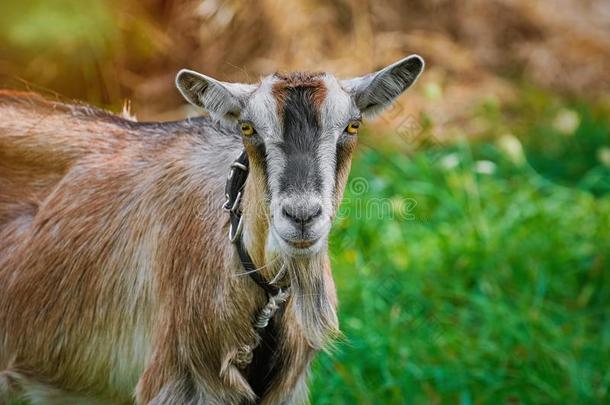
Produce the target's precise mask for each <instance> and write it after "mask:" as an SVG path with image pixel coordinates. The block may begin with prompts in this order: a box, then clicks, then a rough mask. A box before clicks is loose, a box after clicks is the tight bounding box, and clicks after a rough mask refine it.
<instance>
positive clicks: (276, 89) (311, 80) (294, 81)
mask: <svg viewBox="0 0 610 405" xmlns="http://www.w3.org/2000/svg"><path fill="white" fill-rule="evenodd" d="M322 75H323V73H309V72H291V73H276V74H275V75H274V77H275V78H277V79H279V81H277V82H276V83H274V85H273V89H272V94H273V97H274V98H275V101H276V104H277V108H278V114H279V116H280V117H281V116H282V115H283V114H282V111H283V109H284V102H285V100H286V97H287V96H288V90H290V89H291V88H295V87H311V88H312V89H313V102H314V106H315V107H316V108H318V109H319V108H320V106H321V105H322V103H323V102H324V99H325V98H326V93H327V89H326V86H324V83H323V81H322Z"/></svg>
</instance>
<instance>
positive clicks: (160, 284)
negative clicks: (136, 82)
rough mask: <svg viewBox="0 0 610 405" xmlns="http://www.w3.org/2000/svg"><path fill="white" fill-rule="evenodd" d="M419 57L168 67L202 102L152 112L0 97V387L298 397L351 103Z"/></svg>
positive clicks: (94, 398)
mask: <svg viewBox="0 0 610 405" xmlns="http://www.w3.org/2000/svg"><path fill="white" fill-rule="evenodd" d="M422 70H423V60H422V59H421V58H420V57H419V56H416V55H412V56H410V57H407V58H405V59H402V60H400V61H398V62H396V63H394V64H392V65H390V66H388V67H386V68H384V69H382V70H380V71H377V72H375V73H372V74H369V75H366V76H362V77H358V78H354V79H350V80H343V81H340V80H338V79H336V78H335V77H334V76H332V75H330V74H326V73H290V74H279V73H276V74H273V75H270V76H267V77H265V78H263V79H261V81H260V82H259V83H258V84H256V85H253V84H235V83H226V82H221V81H218V80H215V79H213V78H211V77H208V76H204V75H202V74H200V73H196V72H193V71H190V70H182V71H180V72H179V74H178V75H177V78H176V84H177V86H178V89H179V91H180V92H181V93H182V94H183V96H184V97H185V98H186V100H187V101H189V102H190V103H192V104H194V105H195V106H198V107H200V108H202V109H203V110H205V111H207V113H208V115H206V116H202V117H198V118H192V119H187V120H184V121H177V122H164V123H137V122H133V121H130V120H126V119H123V118H120V117H118V116H115V115H112V114H110V113H107V112H104V111H101V110H98V109H95V108H92V107H88V106H85V105H67V104H63V103H60V102H54V101H48V100H46V99H44V98H42V97H40V96H37V95H32V94H29V93H28V94H26V93H17V92H10V91H2V92H0V114H1V116H2V120H1V121H0V402H2V401H8V400H10V398H15V397H25V398H27V399H28V400H30V401H32V402H33V403H34V404H53V403H59V404H66V403H70V404H72V403H76V404H78V403H85V404H92V403H94V404H108V403H112V404H129V403H134V402H135V403H137V404H181V405H182V404H243V403H261V404H289V403H298V402H302V401H306V400H307V385H306V380H307V374H308V369H309V366H310V362H311V360H312V358H313V356H314V355H315V353H316V352H318V351H320V350H323V349H324V348H325V347H327V345H328V344H329V343H330V342H331V341H332V340H333V338H334V337H336V336H337V333H338V321H337V315H336V305H337V300H336V295H335V287H334V284H333V279H332V275H331V269H330V262H329V257H328V249H327V236H328V233H329V229H330V226H331V222H332V220H333V218H334V216H335V215H336V212H337V209H338V206H339V204H340V201H341V199H342V195H343V190H344V187H345V184H346V181H347V177H348V172H349V169H350V165H351V155H352V151H353V150H354V148H355V146H356V142H357V132H358V128H359V126H360V122H361V119H362V116H363V115H364V116H372V115H374V114H376V113H377V112H379V111H381V110H382V109H383V108H384V107H386V106H388V105H389V104H390V103H391V102H392V101H393V100H394V99H395V98H396V97H398V96H399V95H400V94H401V93H402V92H403V91H404V90H406V89H407V88H408V87H409V86H411V84H412V83H413V82H414V81H415V79H416V78H417V77H418V75H419V74H420V73H421V71H422ZM242 151H245V152H244V154H243V155H242V157H244V158H245V159H246V160H245V161H244V160H242V163H239V162H237V163H232V162H233V161H234V160H235V159H236V158H237V157H238V156H239V155H240V153H241V152H242ZM244 162H247V167H246V169H248V175H247V178H246V179H245V183H244V184H243V186H242V187H239V188H238V190H237V191H238V193H239V194H240V195H239V196H236V195H235V193H233V192H231V193H227V194H231V195H225V189H224V186H225V179H226V178H227V174H228V173H229V172H230V171H231V170H232V169H231V168H232V167H233V168H235V167H237V168H238V169H239V170H242V169H243V168H244V167H245V164H244ZM234 170H235V169H234ZM234 170H233V171H231V173H233V174H232V178H233V175H235V176H237V174H235V173H234ZM235 178H237V177H235ZM233 180H234V179H233ZM233 180H230V181H229V183H230V182H231V181H233ZM238 186H239V185H238ZM227 197H229V201H225V199H226V198H227ZM227 202H228V203H229V204H228V206H227ZM223 203H224V204H225V206H226V207H228V208H230V209H232V211H231V215H233V214H236V213H238V214H239V215H238V216H236V219H237V221H235V222H233V221H232V220H231V221H229V216H227V214H226V213H225V212H224V210H223V209H222V208H221V207H222V206H223ZM235 207H238V211H236V210H235ZM236 226H237V227H238V228H239V229H235V227H236ZM229 231H230V232H231V236H232V240H233V241H235V240H236V239H237V243H231V241H229V238H228V236H227V233H228V232H229ZM240 248H241V250H242V251H240ZM244 255H245V256H246V259H244V257H243V256H244ZM248 260H250V261H249V262H248ZM248 274H249V275H252V274H255V275H256V277H249V276H248ZM253 280H254V281H256V282H254V281H253ZM261 286H262V287H268V288H273V289H274V290H272V291H274V292H273V294H272V293H269V291H265V289H263V288H261ZM275 292H278V294H275ZM261 311H262V312H261ZM261 316H262V320H261ZM265 326H266V327H265Z"/></svg>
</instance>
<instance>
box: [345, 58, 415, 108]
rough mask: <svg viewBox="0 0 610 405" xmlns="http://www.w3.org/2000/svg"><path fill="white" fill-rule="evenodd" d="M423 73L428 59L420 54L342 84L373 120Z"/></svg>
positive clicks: (358, 105) (359, 106)
mask: <svg viewBox="0 0 610 405" xmlns="http://www.w3.org/2000/svg"><path fill="white" fill-rule="evenodd" d="M423 70H424V60H423V59H422V58H421V57H420V56H419V55H411V56H407V57H406V58H404V59H402V60H399V61H398V62H396V63H393V64H391V65H390V66H388V67H385V68H383V69H381V70H379V71H377V72H375V73H371V74H368V75H366V76H362V77H356V78H354V79H349V80H344V81H343V82H342V84H343V87H344V88H345V89H346V90H347V91H348V92H349V93H350V94H352V96H353V97H354V99H355V101H356V106H357V107H358V108H359V109H360V112H362V113H363V114H364V115H365V116H368V117H371V116H374V115H376V114H377V113H379V112H381V111H382V110H383V109H384V108H386V107H387V106H389V105H390V104H392V102H393V101H394V100H395V99H396V97H398V96H399V95H401V94H402V92H404V91H405V90H406V89H408V88H409V87H411V85H412V84H413V83H415V80H416V79H417V77H418V76H419V74H420V73H421V72H422V71H423Z"/></svg>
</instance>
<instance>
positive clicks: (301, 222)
mask: <svg viewBox="0 0 610 405" xmlns="http://www.w3.org/2000/svg"><path fill="white" fill-rule="evenodd" d="M422 69H423V60H422V59H421V58H420V57H419V56H410V57H408V58H405V59H403V60H401V61H398V62H396V63H394V64H392V65H390V66H388V67H386V68H384V69H382V70H380V71H378V72H376V73H373V74H369V75H367V76H363V77H358V78H355V79H350V80H343V81H340V80H337V79H336V78H335V77H333V76H332V75H329V74H325V73H320V74H308V73H292V74H274V75H271V76H267V77H265V78H263V79H262V80H261V82H260V83H259V84H257V85H249V84H235V83H225V82H219V81H217V80H215V79H212V78H210V77H207V76H204V75H201V74H199V73H196V72H193V71H189V70H182V71H180V73H179V74H178V76H177V79H176V83H177V86H178V89H179V90H180V91H181V93H182V94H183V95H184V96H185V98H186V99H187V100H188V101H189V102H191V103H193V104H195V105H197V106H199V107H202V108H203V109H205V110H207V111H208V112H209V113H210V114H211V115H212V117H215V118H217V119H219V120H223V121H225V122H227V123H228V124H229V125H233V126H234V127H235V129H236V131H238V132H239V133H240V134H241V136H242V138H243V142H244V146H245V148H246V150H247V153H248V157H249V159H250V163H251V165H252V166H254V167H256V168H258V169H259V170H254V171H253V173H252V174H251V175H257V174H255V173H258V176H260V177H263V178H260V179H259V180H260V181H259V182H258V183H259V184H263V185H264V187H265V191H264V194H263V195H266V196H267V198H266V200H267V201H266V204H265V206H264V209H265V212H266V213H268V214H269V220H270V224H269V235H268V247H269V248H270V249H272V250H277V251H280V252H284V253H289V254H308V253H314V252H317V251H319V250H320V249H322V248H324V247H325V246H326V240H327V236H328V232H329V230H330V224H331V221H332V219H333V217H334V216H335V214H336V211H337V208H338V205H339V202H340V200H341V196H342V194H343V189H344V187H345V182H346V180H347V173H348V172H349V166H350V162H351V152H352V151H353V149H354V146H355V144H356V140H357V133H358V128H359V126H360V122H361V120H362V116H365V117H366V116H372V115H374V114H375V113H377V112H379V111H380V110H382V109H383V108H384V107H386V106H388V105H389V104H390V103H391V102H392V101H393V100H394V99H395V98H396V97H397V96H399V95H400V94H401V93H402V92H403V91H405V90H406V89H407V88H408V87H409V86H410V85H411V84H412V83H413V82H414V81H415V79H416V78H417V76H418V75H419V74H420V73H421V71H422Z"/></svg>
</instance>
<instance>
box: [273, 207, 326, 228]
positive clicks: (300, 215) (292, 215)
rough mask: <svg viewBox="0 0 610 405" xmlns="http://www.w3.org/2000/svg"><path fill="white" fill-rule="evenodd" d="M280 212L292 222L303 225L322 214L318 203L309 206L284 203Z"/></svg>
mask: <svg viewBox="0 0 610 405" xmlns="http://www.w3.org/2000/svg"><path fill="white" fill-rule="evenodd" d="M282 214H284V216H285V217H287V218H289V219H290V220H291V221H292V222H295V223H298V224H300V225H305V224H308V223H310V222H311V221H313V220H314V219H316V218H317V217H319V216H320V215H322V206H321V205H320V204H315V205H311V206H302V205H296V206H293V205H285V206H283V207H282Z"/></svg>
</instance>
